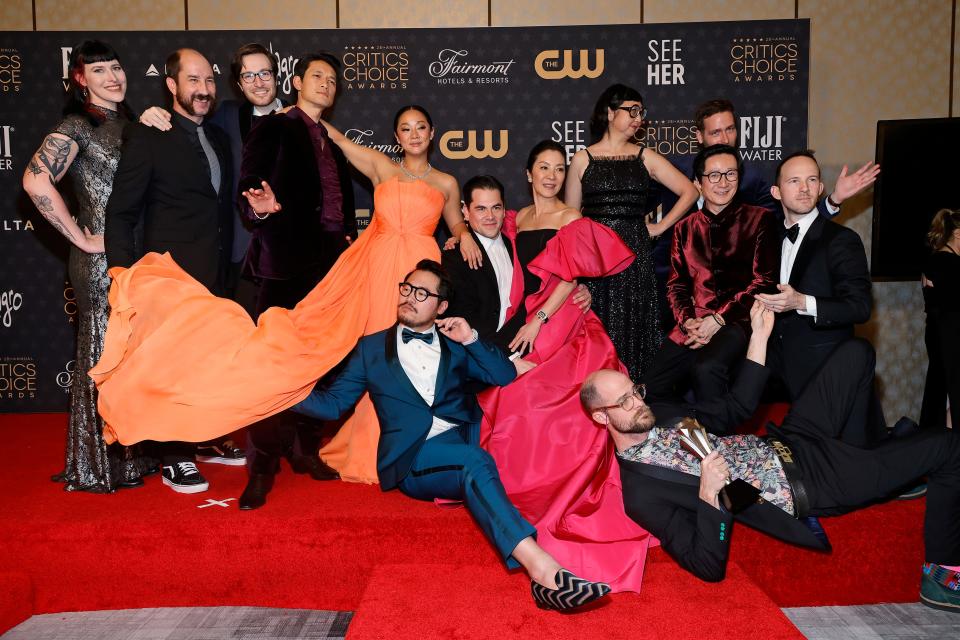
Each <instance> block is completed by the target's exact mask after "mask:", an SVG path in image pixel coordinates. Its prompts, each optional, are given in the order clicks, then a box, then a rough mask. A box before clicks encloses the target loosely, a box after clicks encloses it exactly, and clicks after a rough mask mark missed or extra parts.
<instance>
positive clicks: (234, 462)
mask: <svg viewBox="0 0 960 640" xmlns="http://www.w3.org/2000/svg"><path fill="white" fill-rule="evenodd" d="M197 462H206V463H207V464H225V465H227V466H230V467H242V466H244V465H245V464H247V459H246V458H221V457H220V456H197Z"/></svg>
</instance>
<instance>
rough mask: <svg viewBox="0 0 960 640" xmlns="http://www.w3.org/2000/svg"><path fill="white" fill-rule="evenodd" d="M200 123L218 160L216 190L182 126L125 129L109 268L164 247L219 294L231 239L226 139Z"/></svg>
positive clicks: (111, 210) (112, 203)
mask: <svg viewBox="0 0 960 640" xmlns="http://www.w3.org/2000/svg"><path fill="white" fill-rule="evenodd" d="M203 129H204V132H205V134H206V136H207V139H208V140H209V141H210V144H211V146H212V147H213V148H214V150H215V151H216V153H217V159H218V161H219V164H220V190H219V194H218V193H217V192H216V191H214V189H213V186H212V185H211V184H210V177H209V173H208V172H207V169H206V167H205V166H204V162H203V160H202V159H201V158H200V156H199V154H198V153H197V151H196V148H195V147H194V145H193V143H192V142H191V141H190V139H189V137H188V134H187V133H186V132H185V131H183V130H182V129H181V128H180V127H179V126H177V125H174V127H173V128H172V129H171V130H170V131H160V130H158V129H153V128H151V127H145V126H143V125H141V124H130V125H128V126H127V128H126V129H125V130H124V132H123V147H122V149H121V155H120V163H119V165H118V166H117V172H116V174H114V177H113V191H112V192H111V194H110V200H109V202H108V203H107V210H106V230H105V233H104V244H105V246H106V254H107V264H108V265H109V266H111V267H114V266H120V267H129V266H130V265H132V264H133V263H134V262H136V261H137V260H138V259H139V258H140V257H141V256H142V255H143V254H144V253H146V252H149V251H156V252H158V253H163V252H165V251H169V252H170V255H172V256H173V259H174V260H176V262H177V264H178V265H180V266H181V267H182V268H183V269H184V270H185V271H186V272H187V273H189V274H190V275H191V276H193V277H194V278H196V279H197V280H198V281H199V282H201V283H202V284H204V285H205V286H206V287H207V288H209V289H211V290H212V291H214V293H219V288H220V284H221V283H220V279H221V276H222V275H223V274H224V273H225V270H226V263H227V261H228V260H229V258H230V248H231V243H232V241H233V193H232V191H231V189H232V186H233V175H232V174H233V172H232V169H231V168H232V163H231V161H230V141H229V139H228V138H227V136H226V134H225V133H224V132H223V130H221V129H220V128H219V127H217V126H215V125H213V124H211V123H204V125H203ZM141 223H142V225H143V245H142V247H139V248H138V247H137V243H136V241H135V232H136V229H137V226H138V225H139V224H141Z"/></svg>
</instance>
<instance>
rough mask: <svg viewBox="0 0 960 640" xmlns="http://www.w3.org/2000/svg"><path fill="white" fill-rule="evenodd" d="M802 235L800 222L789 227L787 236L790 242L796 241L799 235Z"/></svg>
mask: <svg viewBox="0 0 960 640" xmlns="http://www.w3.org/2000/svg"><path fill="white" fill-rule="evenodd" d="M798 235H800V224H799V223H798V224H795V225H793V226H792V227H790V228H789V229H787V238H788V239H789V240H790V242H796V241H797V236H798Z"/></svg>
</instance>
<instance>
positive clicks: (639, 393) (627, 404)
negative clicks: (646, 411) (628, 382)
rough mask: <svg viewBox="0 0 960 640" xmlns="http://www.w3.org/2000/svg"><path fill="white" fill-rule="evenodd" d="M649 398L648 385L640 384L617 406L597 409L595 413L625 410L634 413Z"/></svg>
mask: <svg viewBox="0 0 960 640" xmlns="http://www.w3.org/2000/svg"><path fill="white" fill-rule="evenodd" d="M646 397H647V385H645V384H638V385H634V387H633V388H632V389H630V393H629V394H627V396H626V397H624V398H623V400H621V401H620V402H618V403H616V404H610V405H607V406H605V407H596V408H595V409H594V411H606V410H607V409H623V410H624V411H633V410H634V409H636V407H637V404H638V403H639V402H641V401H642V400H643V399H644V398H646Z"/></svg>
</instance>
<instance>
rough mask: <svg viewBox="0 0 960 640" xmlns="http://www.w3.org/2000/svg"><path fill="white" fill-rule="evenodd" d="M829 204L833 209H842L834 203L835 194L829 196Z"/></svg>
mask: <svg viewBox="0 0 960 640" xmlns="http://www.w3.org/2000/svg"><path fill="white" fill-rule="evenodd" d="M827 204H828V205H830V206H831V207H833V208H834V209H839V208H840V205H839V204H837V203H836V202H835V201H834V199H833V194H832V193H831V194H830V195H828V196H827Z"/></svg>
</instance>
